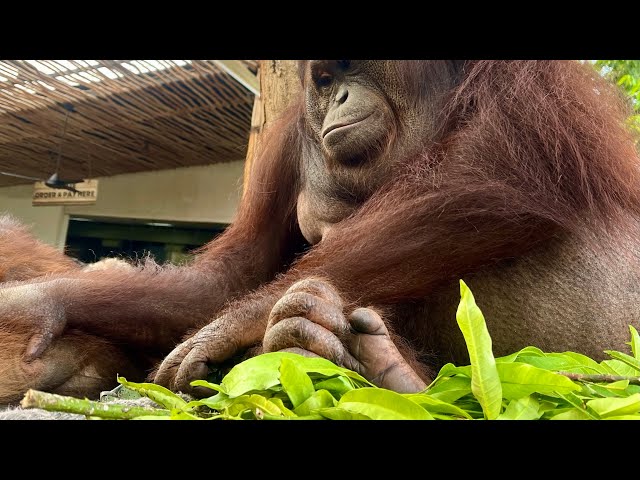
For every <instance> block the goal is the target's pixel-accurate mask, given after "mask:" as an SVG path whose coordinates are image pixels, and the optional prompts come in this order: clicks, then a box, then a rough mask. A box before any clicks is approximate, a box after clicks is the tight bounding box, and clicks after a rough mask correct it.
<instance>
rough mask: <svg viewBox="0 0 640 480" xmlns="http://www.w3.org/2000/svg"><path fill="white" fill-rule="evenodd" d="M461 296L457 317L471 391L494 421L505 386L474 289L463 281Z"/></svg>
mask: <svg viewBox="0 0 640 480" xmlns="http://www.w3.org/2000/svg"><path fill="white" fill-rule="evenodd" d="M460 297H461V298H460V304H459V305H458V311H457V313H456V320H457V322H458V326H459V327H460V330H462V334H463V335H464V340H465V342H466V344H467V350H468V351H469V359H470V360H471V391H472V392H473V394H474V396H475V397H476V398H477V399H478V402H480V405H481V406H482V411H483V412H484V414H485V417H486V418H487V419H489V420H492V419H495V418H497V417H498V415H500V409H501V405H502V386H501V384H500V378H499V376H498V370H497V368H496V361H495V359H494V358H493V352H492V350H491V337H490V336H489V332H488V330H487V325H486V323H485V321H484V317H483V315H482V312H481V311H480V309H479V308H478V306H477V305H476V302H475V300H474V298H473V294H472V293H471V290H469V287H467V285H466V284H465V283H464V282H463V281H462V280H460ZM504 365H509V364H508V363H507V364H504Z"/></svg>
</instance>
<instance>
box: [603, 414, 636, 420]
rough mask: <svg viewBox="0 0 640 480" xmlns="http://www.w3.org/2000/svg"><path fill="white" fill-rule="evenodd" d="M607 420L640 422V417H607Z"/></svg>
mask: <svg viewBox="0 0 640 480" xmlns="http://www.w3.org/2000/svg"><path fill="white" fill-rule="evenodd" d="M607 420H640V415H615V416H613V417H607Z"/></svg>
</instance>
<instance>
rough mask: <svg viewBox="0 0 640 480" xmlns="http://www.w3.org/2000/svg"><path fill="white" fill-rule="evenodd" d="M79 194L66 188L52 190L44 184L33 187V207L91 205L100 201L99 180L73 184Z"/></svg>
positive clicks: (40, 183) (38, 183)
mask: <svg viewBox="0 0 640 480" xmlns="http://www.w3.org/2000/svg"><path fill="white" fill-rule="evenodd" d="M70 186H72V187H73V188H74V189H76V190H77V192H73V191H71V190H67V189H64V188H50V187H47V186H46V185H45V184H44V182H36V183H35V184H34V186H33V199H32V204H33V206H34V207H35V206H40V205H91V204H93V203H96V200H97V199H98V180H85V181H83V182H78V183H76V184H71V185H70Z"/></svg>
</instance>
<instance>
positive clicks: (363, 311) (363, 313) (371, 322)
mask: <svg viewBox="0 0 640 480" xmlns="http://www.w3.org/2000/svg"><path fill="white" fill-rule="evenodd" d="M348 319H349V324H350V325H351V327H352V328H353V329H354V330H355V331H356V332H358V333H365V334H367V335H389V330H388V329H387V326H386V325H385V323H384V320H382V317H381V316H380V315H379V314H378V313H377V312H376V311H375V310H372V309H370V308H356V309H355V310H354V311H353V312H351V315H349V317H348Z"/></svg>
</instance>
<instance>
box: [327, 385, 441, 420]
mask: <svg viewBox="0 0 640 480" xmlns="http://www.w3.org/2000/svg"><path fill="white" fill-rule="evenodd" d="M338 407H339V408H341V409H342V410H346V411H347V412H350V413H357V414H361V415H366V416H367V417H369V418H371V419H373V420H432V419H433V417H432V416H431V415H430V414H429V412H427V411H426V410H425V409H424V408H422V407H421V406H419V405H417V404H416V403H414V402H412V401H411V400H409V399H407V398H405V397H403V396H402V395H401V394H399V393H396V392H392V391H391V390H386V389H384V388H375V387H365V388H359V389H356V390H351V391H349V392H347V393H345V394H344V395H343V396H342V398H341V399H340V401H339V402H338ZM319 413H321V414H322V415H325V414H324V413H322V412H319Z"/></svg>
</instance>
